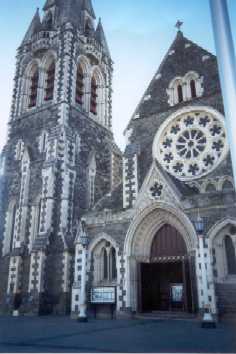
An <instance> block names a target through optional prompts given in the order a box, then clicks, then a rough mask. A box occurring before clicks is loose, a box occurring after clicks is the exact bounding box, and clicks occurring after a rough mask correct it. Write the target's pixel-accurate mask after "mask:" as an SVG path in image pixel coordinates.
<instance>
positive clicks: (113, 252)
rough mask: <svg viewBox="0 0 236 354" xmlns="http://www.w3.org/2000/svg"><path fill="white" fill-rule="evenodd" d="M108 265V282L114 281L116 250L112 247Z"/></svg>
mask: <svg viewBox="0 0 236 354" xmlns="http://www.w3.org/2000/svg"><path fill="white" fill-rule="evenodd" d="M109 264H110V276H109V279H110V280H115V279H116V278H117V268H116V250H115V248H114V247H112V248H111V250H110V257H109Z"/></svg>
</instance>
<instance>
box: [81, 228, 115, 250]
mask: <svg viewBox="0 0 236 354" xmlns="http://www.w3.org/2000/svg"><path fill="white" fill-rule="evenodd" d="M103 240H105V241H108V242H110V243H111V245H112V246H113V247H114V248H115V249H118V248H119V246H118V245H117V242H116V241H115V240H114V239H113V238H112V237H111V236H109V235H108V234H106V233H104V232H102V233H99V234H98V235H97V237H95V238H94V239H93V240H92V242H91V243H90V245H89V248H88V251H89V254H91V252H92V251H93V250H94V248H95V247H96V246H97V244H98V243H99V242H101V241H103Z"/></svg>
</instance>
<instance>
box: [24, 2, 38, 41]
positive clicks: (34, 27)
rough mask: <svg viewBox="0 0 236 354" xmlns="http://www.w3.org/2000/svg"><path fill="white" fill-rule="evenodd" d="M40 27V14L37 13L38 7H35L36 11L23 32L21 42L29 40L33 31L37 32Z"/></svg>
mask: <svg viewBox="0 0 236 354" xmlns="http://www.w3.org/2000/svg"><path fill="white" fill-rule="evenodd" d="M40 29H41V20H40V15H39V8H37V10H36V13H35V15H34V17H33V19H32V21H31V24H30V26H29V28H28V30H27V32H26V34H25V37H24V39H23V42H22V44H24V43H26V42H28V41H30V39H31V37H32V36H33V35H34V34H35V33H37V32H39V31H40Z"/></svg>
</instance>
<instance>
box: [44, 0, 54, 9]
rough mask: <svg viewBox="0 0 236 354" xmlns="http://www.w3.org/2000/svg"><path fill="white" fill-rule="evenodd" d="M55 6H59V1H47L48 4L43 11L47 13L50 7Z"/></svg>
mask: <svg viewBox="0 0 236 354" xmlns="http://www.w3.org/2000/svg"><path fill="white" fill-rule="evenodd" d="M55 5H57V1H56V0H46V3H45V5H44V7H43V10H44V11H47V10H48V9H49V8H50V7H52V6H55Z"/></svg>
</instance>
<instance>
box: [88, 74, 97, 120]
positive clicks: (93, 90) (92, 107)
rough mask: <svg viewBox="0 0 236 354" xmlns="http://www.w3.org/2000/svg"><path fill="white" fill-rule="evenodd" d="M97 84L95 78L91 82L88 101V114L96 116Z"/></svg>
mask: <svg viewBox="0 0 236 354" xmlns="http://www.w3.org/2000/svg"><path fill="white" fill-rule="evenodd" d="M97 97H98V95H97V82H96V79H95V77H94V76H93V77H92V80H91V99H90V112H91V113H93V114H97Z"/></svg>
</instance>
